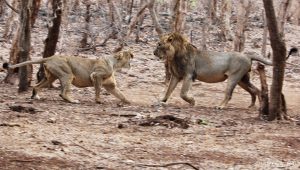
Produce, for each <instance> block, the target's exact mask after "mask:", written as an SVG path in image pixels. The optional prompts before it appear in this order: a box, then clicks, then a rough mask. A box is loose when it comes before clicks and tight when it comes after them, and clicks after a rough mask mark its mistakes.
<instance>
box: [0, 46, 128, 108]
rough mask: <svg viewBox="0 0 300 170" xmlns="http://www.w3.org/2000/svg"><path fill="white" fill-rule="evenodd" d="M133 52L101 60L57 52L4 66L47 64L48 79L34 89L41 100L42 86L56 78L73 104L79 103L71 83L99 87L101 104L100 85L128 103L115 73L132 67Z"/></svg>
mask: <svg viewBox="0 0 300 170" xmlns="http://www.w3.org/2000/svg"><path fill="white" fill-rule="evenodd" d="M132 58H133V54H132V53H131V52H128V51H124V52H119V53H117V54H115V55H113V56H110V57H107V58H101V59H87V58H81V57H75V56H60V55H54V56H52V57H49V58H43V59H40V60H36V61H26V62H23V63H19V64H16V65H9V64H8V63H4V64H3V68H6V69H8V68H17V67H21V66H25V65H28V64H40V63H44V64H43V65H44V69H45V78H44V79H43V80H41V82H40V83H38V84H37V85H36V86H35V87H33V91H32V96H31V98H32V99H39V96H38V92H39V91H40V90H41V88H45V87H48V86H49V85H50V84H51V83H52V82H54V81H55V80H56V79H59V81H60V83H61V94H60V97H62V98H63V99H64V100H66V101H68V102H70V103H79V100H75V99H73V98H72V97H71V96H70V89H71V84H73V85H75V86H77V87H91V86H94V87H95V100H96V102H97V103H100V102H101V101H100V87H101V86H103V87H104V88H105V89H106V90H107V91H108V92H110V93H111V94H113V95H114V96H116V97H117V98H118V99H120V100H121V101H122V102H124V103H130V102H129V100H127V99H126V97H125V96H124V95H123V94H122V92H121V91H120V90H119V88H118V87H117V86H116V80H115V76H114V72H115V71H116V70H119V69H121V68H130V59H132Z"/></svg>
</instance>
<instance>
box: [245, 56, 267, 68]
mask: <svg viewBox="0 0 300 170" xmlns="http://www.w3.org/2000/svg"><path fill="white" fill-rule="evenodd" d="M248 57H250V58H251V60H255V61H259V62H261V63H264V64H266V65H270V66H272V65H273V62H272V61H271V60H269V59H267V58H262V57H259V56H257V55H248Z"/></svg>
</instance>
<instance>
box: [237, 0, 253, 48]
mask: <svg viewBox="0 0 300 170" xmlns="http://www.w3.org/2000/svg"><path fill="white" fill-rule="evenodd" d="M250 7H251V1H250V0H240V1H239V6H238V14H237V26H236V27H237V31H236V34H235V39H234V51H238V52H242V51H243V50H244V47H245V39H246V38H245V29H246V27H247V20H248V16H249V12H250Z"/></svg>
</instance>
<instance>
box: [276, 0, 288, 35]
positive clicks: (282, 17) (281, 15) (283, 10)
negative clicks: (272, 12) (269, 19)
mask: <svg viewBox="0 0 300 170" xmlns="http://www.w3.org/2000/svg"><path fill="white" fill-rule="evenodd" d="M289 4H290V0H283V1H282V2H281V3H280V7H279V12H278V31H279V33H280V34H281V36H283V33H284V23H285V21H286V17H287V9H288V6H289Z"/></svg>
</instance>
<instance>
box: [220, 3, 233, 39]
mask: <svg viewBox="0 0 300 170" xmlns="http://www.w3.org/2000/svg"><path fill="white" fill-rule="evenodd" d="M231 7H232V2H231V0H223V1H222V5H221V11H222V12H221V17H220V18H221V33H220V36H221V37H220V39H221V40H222V41H225V42H226V41H227V40H232V32H231V29H230V17H231Z"/></svg>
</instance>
